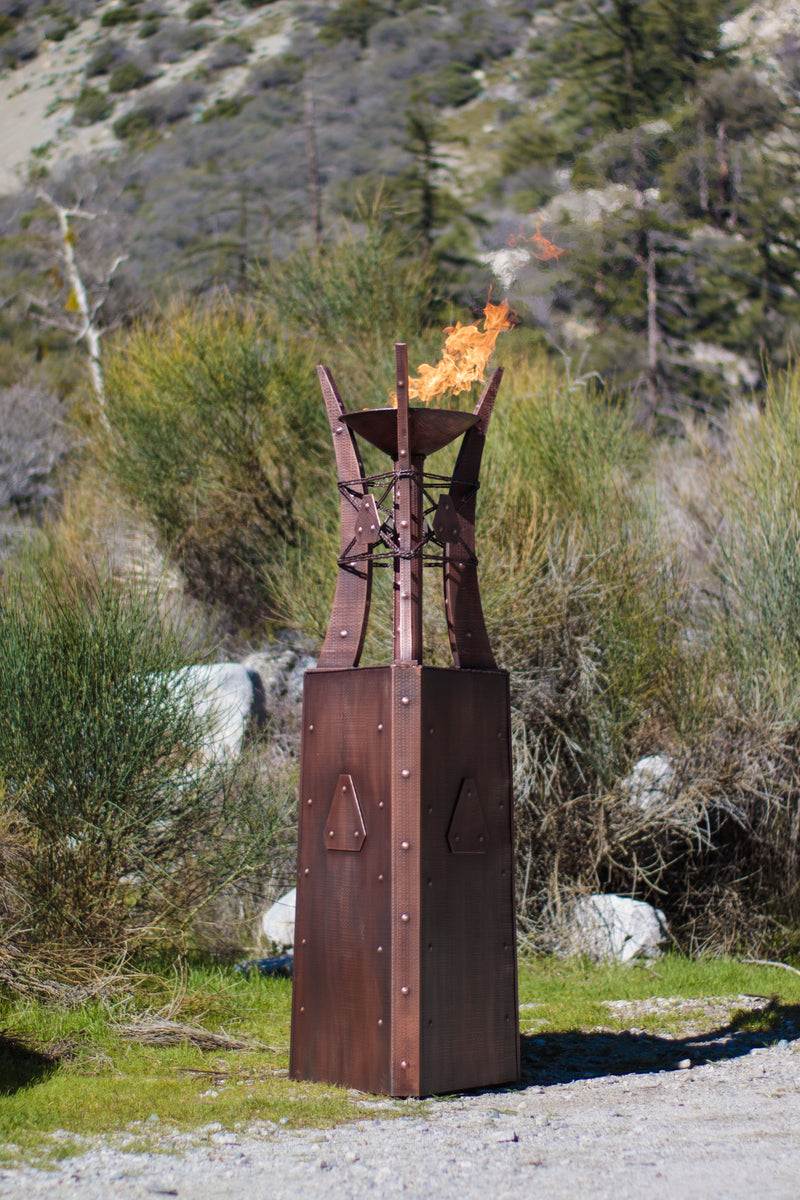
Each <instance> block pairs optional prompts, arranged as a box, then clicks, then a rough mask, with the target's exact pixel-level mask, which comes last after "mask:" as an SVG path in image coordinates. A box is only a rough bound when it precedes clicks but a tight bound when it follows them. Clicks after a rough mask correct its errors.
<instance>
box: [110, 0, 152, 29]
mask: <svg viewBox="0 0 800 1200" xmlns="http://www.w3.org/2000/svg"><path fill="white" fill-rule="evenodd" d="M141 15H142V14H141V12H140V10H139V2H138V0H126V3H123V4H117V5H116V6H115V7H114V8H108V9H106V11H105V12H104V13H103V15H102V17H101V18H100V24H101V25H102V26H103V27H104V28H106V29H108V28H113V26H115V25H132V24H133V23H134V21H138V20H139V18H140V16H141Z"/></svg>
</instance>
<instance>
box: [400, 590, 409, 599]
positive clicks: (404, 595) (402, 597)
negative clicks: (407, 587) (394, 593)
mask: <svg viewBox="0 0 800 1200" xmlns="http://www.w3.org/2000/svg"><path fill="white" fill-rule="evenodd" d="M410 596H411V593H410V592H401V593H400V599H401V600H408V599H409V598H410Z"/></svg>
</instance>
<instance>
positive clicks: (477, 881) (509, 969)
mask: <svg viewBox="0 0 800 1200" xmlns="http://www.w3.org/2000/svg"><path fill="white" fill-rule="evenodd" d="M509 724H510V718H509V700H508V676H507V674H506V673H505V672H504V671H464V670H460V671H459V670H436V669H433V668H423V672H422V730H423V733H422V754H421V770H422V788H421V795H420V799H421V843H422V857H421V862H420V866H421V880H420V883H421V892H422V897H423V901H422V927H421V929H420V945H421V956H422V968H421V979H422V997H421V1012H422V1021H421V1029H420V1056H421V1059H422V1064H423V1069H422V1076H421V1079H420V1091H421V1093H422V1094H426V1093H433V1092H447V1091H459V1090H461V1089H464V1088H472V1087H488V1086H492V1085H496V1084H502V1083H509V1082H511V1081H513V1080H516V1079H518V1078H519V1026H518V1019H517V1013H518V1008H517V973H516V941H515V929H514V886H513V869H512V853H513V852H512V845H513V841H512V835H513V830H512V820H513V815H512V795H511V757H510V737H509V733H510V729H509ZM464 779H471V780H473V781H474V784H475V786H476V789H477V792H478V795H479V797H480V803H481V810H482V812H483V816H484V819H485V822H486V827H487V831H488V847H487V850H486V853H484V854H454V853H452V852H451V849H450V846H449V844H448V840H447V834H448V829H449V827H450V824H451V820H452V817H453V803H454V797H456V796H458V794H459V792H460V790H461V788H462V786H463V780H464Z"/></svg>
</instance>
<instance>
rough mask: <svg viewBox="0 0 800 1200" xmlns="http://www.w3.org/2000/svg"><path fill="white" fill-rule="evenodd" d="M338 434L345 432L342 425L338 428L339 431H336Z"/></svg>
mask: <svg viewBox="0 0 800 1200" xmlns="http://www.w3.org/2000/svg"><path fill="white" fill-rule="evenodd" d="M336 432H337V433H344V430H343V429H342V427H341V425H340V426H339V427H338V429H337V430H336Z"/></svg>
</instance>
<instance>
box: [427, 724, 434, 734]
mask: <svg viewBox="0 0 800 1200" xmlns="http://www.w3.org/2000/svg"><path fill="white" fill-rule="evenodd" d="M428 733H433V726H432V725H431V727H430V729H429V730H428Z"/></svg>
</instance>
